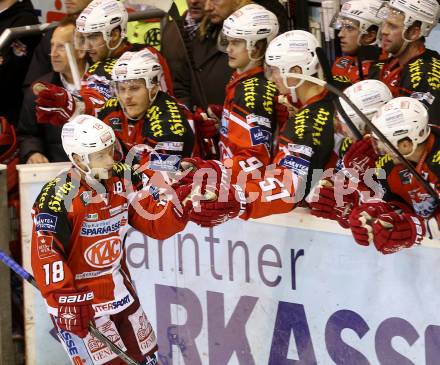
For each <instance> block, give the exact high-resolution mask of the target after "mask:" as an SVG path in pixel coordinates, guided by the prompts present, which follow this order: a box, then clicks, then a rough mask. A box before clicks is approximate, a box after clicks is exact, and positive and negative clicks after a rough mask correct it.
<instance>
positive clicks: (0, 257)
mask: <svg viewBox="0 0 440 365" xmlns="http://www.w3.org/2000/svg"><path fill="white" fill-rule="evenodd" d="M0 261H2V262H3V263H4V264H5V265H6V266H8V267H9V268H10V269H11V270H13V271H14V272H15V273H16V274H17V275H18V276H20V277H21V278H22V279H24V280H26V281H27V282H28V283H29V284H31V285H32V286H33V287H34V288H36V289H38V290H39V288H38V285H37V282H36V281H35V278H34V277H33V276H32V275H31V274H30V273H29V272H28V271H26V270H25V269H24V268H23V267H22V266H21V265H19V264H18V263H17V262H16V261H15V260H14V259H12V258H11V257H10V256H9V255H8V254H7V253H6V252H4V251H3V250H0ZM89 331H90V333H91V334H92V335H93V336H95V337H96V338H97V339H98V340H100V341H101V342H104V343H105V344H106V345H107V346H108V347H109V348H110V349H111V350H112V351H113V352H114V353H115V354H116V355H118V357H119V358H120V359H121V360H124V361H125V362H126V363H127V364H128V365H140V364H139V363H138V362H137V361H135V360H133V359H132V358H131V356H130V355H128V354H127V353H126V352H125V351H124V350H122V349H121V348H119V346H117V345H115V344H114V343H113V342H112V341H111V340H110V339H109V338H107V337H106V336H105V335H103V334H102V333H101V332H99V330H98V329H97V328H96V326H95V325H94V324H92V323H90V324H89Z"/></svg>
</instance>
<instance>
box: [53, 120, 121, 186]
mask: <svg viewBox="0 0 440 365" xmlns="http://www.w3.org/2000/svg"><path fill="white" fill-rule="evenodd" d="M61 141H62V144H63V148H64V151H65V152H66V154H67V156H68V157H69V160H70V161H71V162H72V163H73V164H74V165H75V167H77V168H78V169H79V170H80V171H82V172H84V173H85V174H86V175H88V176H89V177H92V178H93V176H91V175H90V173H91V168H90V166H89V163H90V160H89V156H90V154H92V153H95V152H100V151H102V150H104V149H105V148H107V147H110V146H112V145H113V144H114V143H115V142H116V136H115V132H114V131H113V129H112V128H111V127H110V126H108V125H107V124H105V123H104V122H102V121H100V120H99V119H98V118H95V117H92V116H91V115H86V114H81V115H78V116H76V117H74V118H72V119H71V120H69V122H67V123H66V124H64V126H63V129H62V131H61ZM73 154H76V155H78V156H79V157H80V159H81V161H82V163H83V164H84V165H85V166H86V167H87V170H84V169H83V168H81V167H80V166H79V165H78V164H77V163H76V162H75V160H74V158H73Z"/></svg>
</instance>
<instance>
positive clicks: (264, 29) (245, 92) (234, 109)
mask: <svg viewBox="0 0 440 365" xmlns="http://www.w3.org/2000/svg"><path fill="white" fill-rule="evenodd" d="M277 33H278V21H277V18H276V16H275V15H274V14H273V13H271V12H270V11H268V10H266V9H265V8H264V7H262V6H260V5H255V4H251V5H246V6H244V7H242V8H240V9H239V10H237V11H236V12H234V13H233V14H232V15H231V16H230V17H228V18H227V19H226V20H225V21H224V23H223V34H222V40H223V42H224V46H225V47H226V49H225V51H226V52H227V54H228V57H229V58H228V60H229V61H228V62H229V66H230V67H231V68H233V69H234V70H235V72H234V74H233V75H232V78H231V80H230V82H229V83H228V85H227V86H226V99H225V102H224V105H223V113H222V118H221V126H220V143H219V147H220V161H225V160H227V159H228V160H230V161H229V162H230V164H231V166H232V169H233V170H234V171H238V170H239V169H240V166H239V162H240V161H243V160H245V159H247V158H249V157H252V156H253V157H255V158H257V159H259V160H260V161H261V162H262V163H264V164H268V163H269V162H270V159H271V157H272V152H273V151H272V146H273V134H274V132H275V128H276V122H275V112H274V111H275V108H274V97H275V96H276V94H277V90H276V87H275V85H274V84H273V83H272V82H270V81H268V80H267V79H266V78H265V76H264V68H263V64H264V53H265V50H266V48H267V45H268V44H269V42H270V41H271V40H272V39H273V38H274V37H275V36H276V35H277Z"/></svg>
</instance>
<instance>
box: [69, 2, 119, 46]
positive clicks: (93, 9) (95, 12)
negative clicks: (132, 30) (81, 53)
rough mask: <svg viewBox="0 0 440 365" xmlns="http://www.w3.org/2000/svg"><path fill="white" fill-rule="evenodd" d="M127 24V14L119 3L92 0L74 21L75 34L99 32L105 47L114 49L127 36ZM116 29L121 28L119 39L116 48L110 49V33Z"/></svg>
mask: <svg viewBox="0 0 440 365" xmlns="http://www.w3.org/2000/svg"><path fill="white" fill-rule="evenodd" d="M127 22H128V13H127V10H126V9H125V7H124V4H123V3H122V2H121V1H118V0H93V1H92V2H91V3H90V4H89V5H88V6H87V7H86V8H85V9H84V10H83V11H82V12H81V14H80V15H79V16H78V18H77V19H76V32H78V33H80V34H81V33H96V32H100V33H102V35H103V38H104V41H105V43H106V45H107V47H108V48H109V49H116V48H117V47H119V45H120V44H121V42H122V40H123V39H124V38H125V37H126V35H127ZM116 27H120V28H121V38H120V40H119V43H118V44H117V45H116V46H114V47H110V46H109V43H110V39H111V32H112V30H113V29H115V28H116ZM77 48H81V47H80V46H78V47H77Z"/></svg>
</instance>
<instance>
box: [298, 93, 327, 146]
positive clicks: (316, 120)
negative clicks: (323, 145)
mask: <svg viewBox="0 0 440 365" xmlns="http://www.w3.org/2000/svg"><path fill="white" fill-rule="evenodd" d="M334 113H335V107H334V105H333V103H332V102H331V99H329V98H327V97H325V98H323V99H320V100H318V101H316V102H314V103H311V104H310V105H307V106H306V107H304V108H302V109H301V110H299V111H298V112H297V113H296V114H295V116H294V117H293V118H292V119H291V120H292V125H293V133H294V135H295V137H296V138H297V139H298V140H302V139H304V138H305V135H306V134H311V135H312V139H313V140H314V141H315V140H316V141H318V140H320V138H321V136H322V133H323V131H324V129H326V128H327V127H330V126H333V117H334ZM316 144H318V145H319V143H316Z"/></svg>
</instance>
